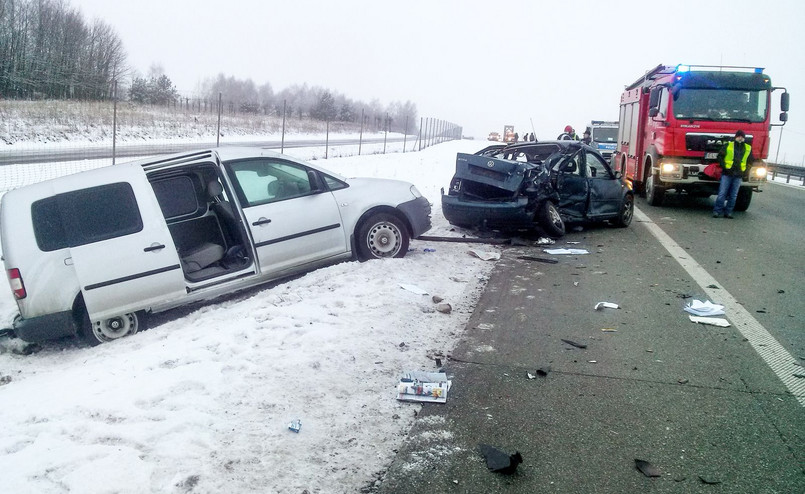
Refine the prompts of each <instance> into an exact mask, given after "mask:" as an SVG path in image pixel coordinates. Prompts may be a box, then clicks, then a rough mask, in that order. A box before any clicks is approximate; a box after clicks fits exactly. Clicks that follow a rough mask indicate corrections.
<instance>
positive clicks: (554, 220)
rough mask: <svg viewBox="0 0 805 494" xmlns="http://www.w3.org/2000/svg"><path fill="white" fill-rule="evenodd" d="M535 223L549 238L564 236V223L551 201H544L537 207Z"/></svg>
mask: <svg viewBox="0 0 805 494" xmlns="http://www.w3.org/2000/svg"><path fill="white" fill-rule="evenodd" d="M537 223H538V224H539V225H540V226H541V227H542V228H543V230H545V233H547V234H548V235H549V236H551V237H561V236H562V235H564V234H565V222H564V221H563V220H562V217H561V216H560V215H559V210H558V209H556V206H554V204H553V203H552V202H551V201H545V202H543V203H542V205H541V206H540V207H539V211H537Z"/></svg>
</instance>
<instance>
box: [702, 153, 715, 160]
mask: <svg viewBox="0 0 805 494" xmlns="http://www.w3.org/2000/svg"><path fill="white" fill-rule="evenodd" d="M704 159H706V160H715V159H718V153H704Z"/></svg>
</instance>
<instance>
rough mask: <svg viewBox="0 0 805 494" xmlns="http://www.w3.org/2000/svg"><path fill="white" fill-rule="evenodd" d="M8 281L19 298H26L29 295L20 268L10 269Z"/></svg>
mask: <svg viewBox="0 0 805 494" xmlns="http://www.w3.org/2000/svg"><path fill="white" fill-rule="evenodd" d="M8 282H9V284H10V285H11V291H13V292H14V296H15V297H17V300H20V299H23V298H25V296H26V295H27V294H26V293H25V284H24V283H23V282H22V275H21V274H20V270H19V269H17V268H12V269H9V270H8Z"/></svg>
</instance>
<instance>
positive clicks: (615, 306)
mask: <svg viewBox="0 0 805 494" xmlns="http://www.w3.org/2000/svg"><path fill="white" fill-rule="evenodd" d="M601 309H620V306H619V305H618V304H613V303H612V302H598V303H597V304H595V310H601Z"/></svg>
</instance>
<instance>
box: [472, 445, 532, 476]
mask: <svg viewBox="0 0 805 494" xmlns="http://www.w3.org/2000/svg"><path fill="white" fill-rule="evenodd" d="M478 449H479V450H480V451H481V455H482V456H483V457H484V459H485V460H486V467H487V468H488V469H489V470H490V471H492V472H497V473H504V474H511V473H514V472H515V471H516V470H517V465H519V464H520V463H522V462H523V457H522V456H521V455H520V452H519V451H515V452H514V454H509V453H507V452H505V451H503V450H502V449H499V448H496V447H494V446H490V445H488V444H482V443H481V444H478Z"/></svg>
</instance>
